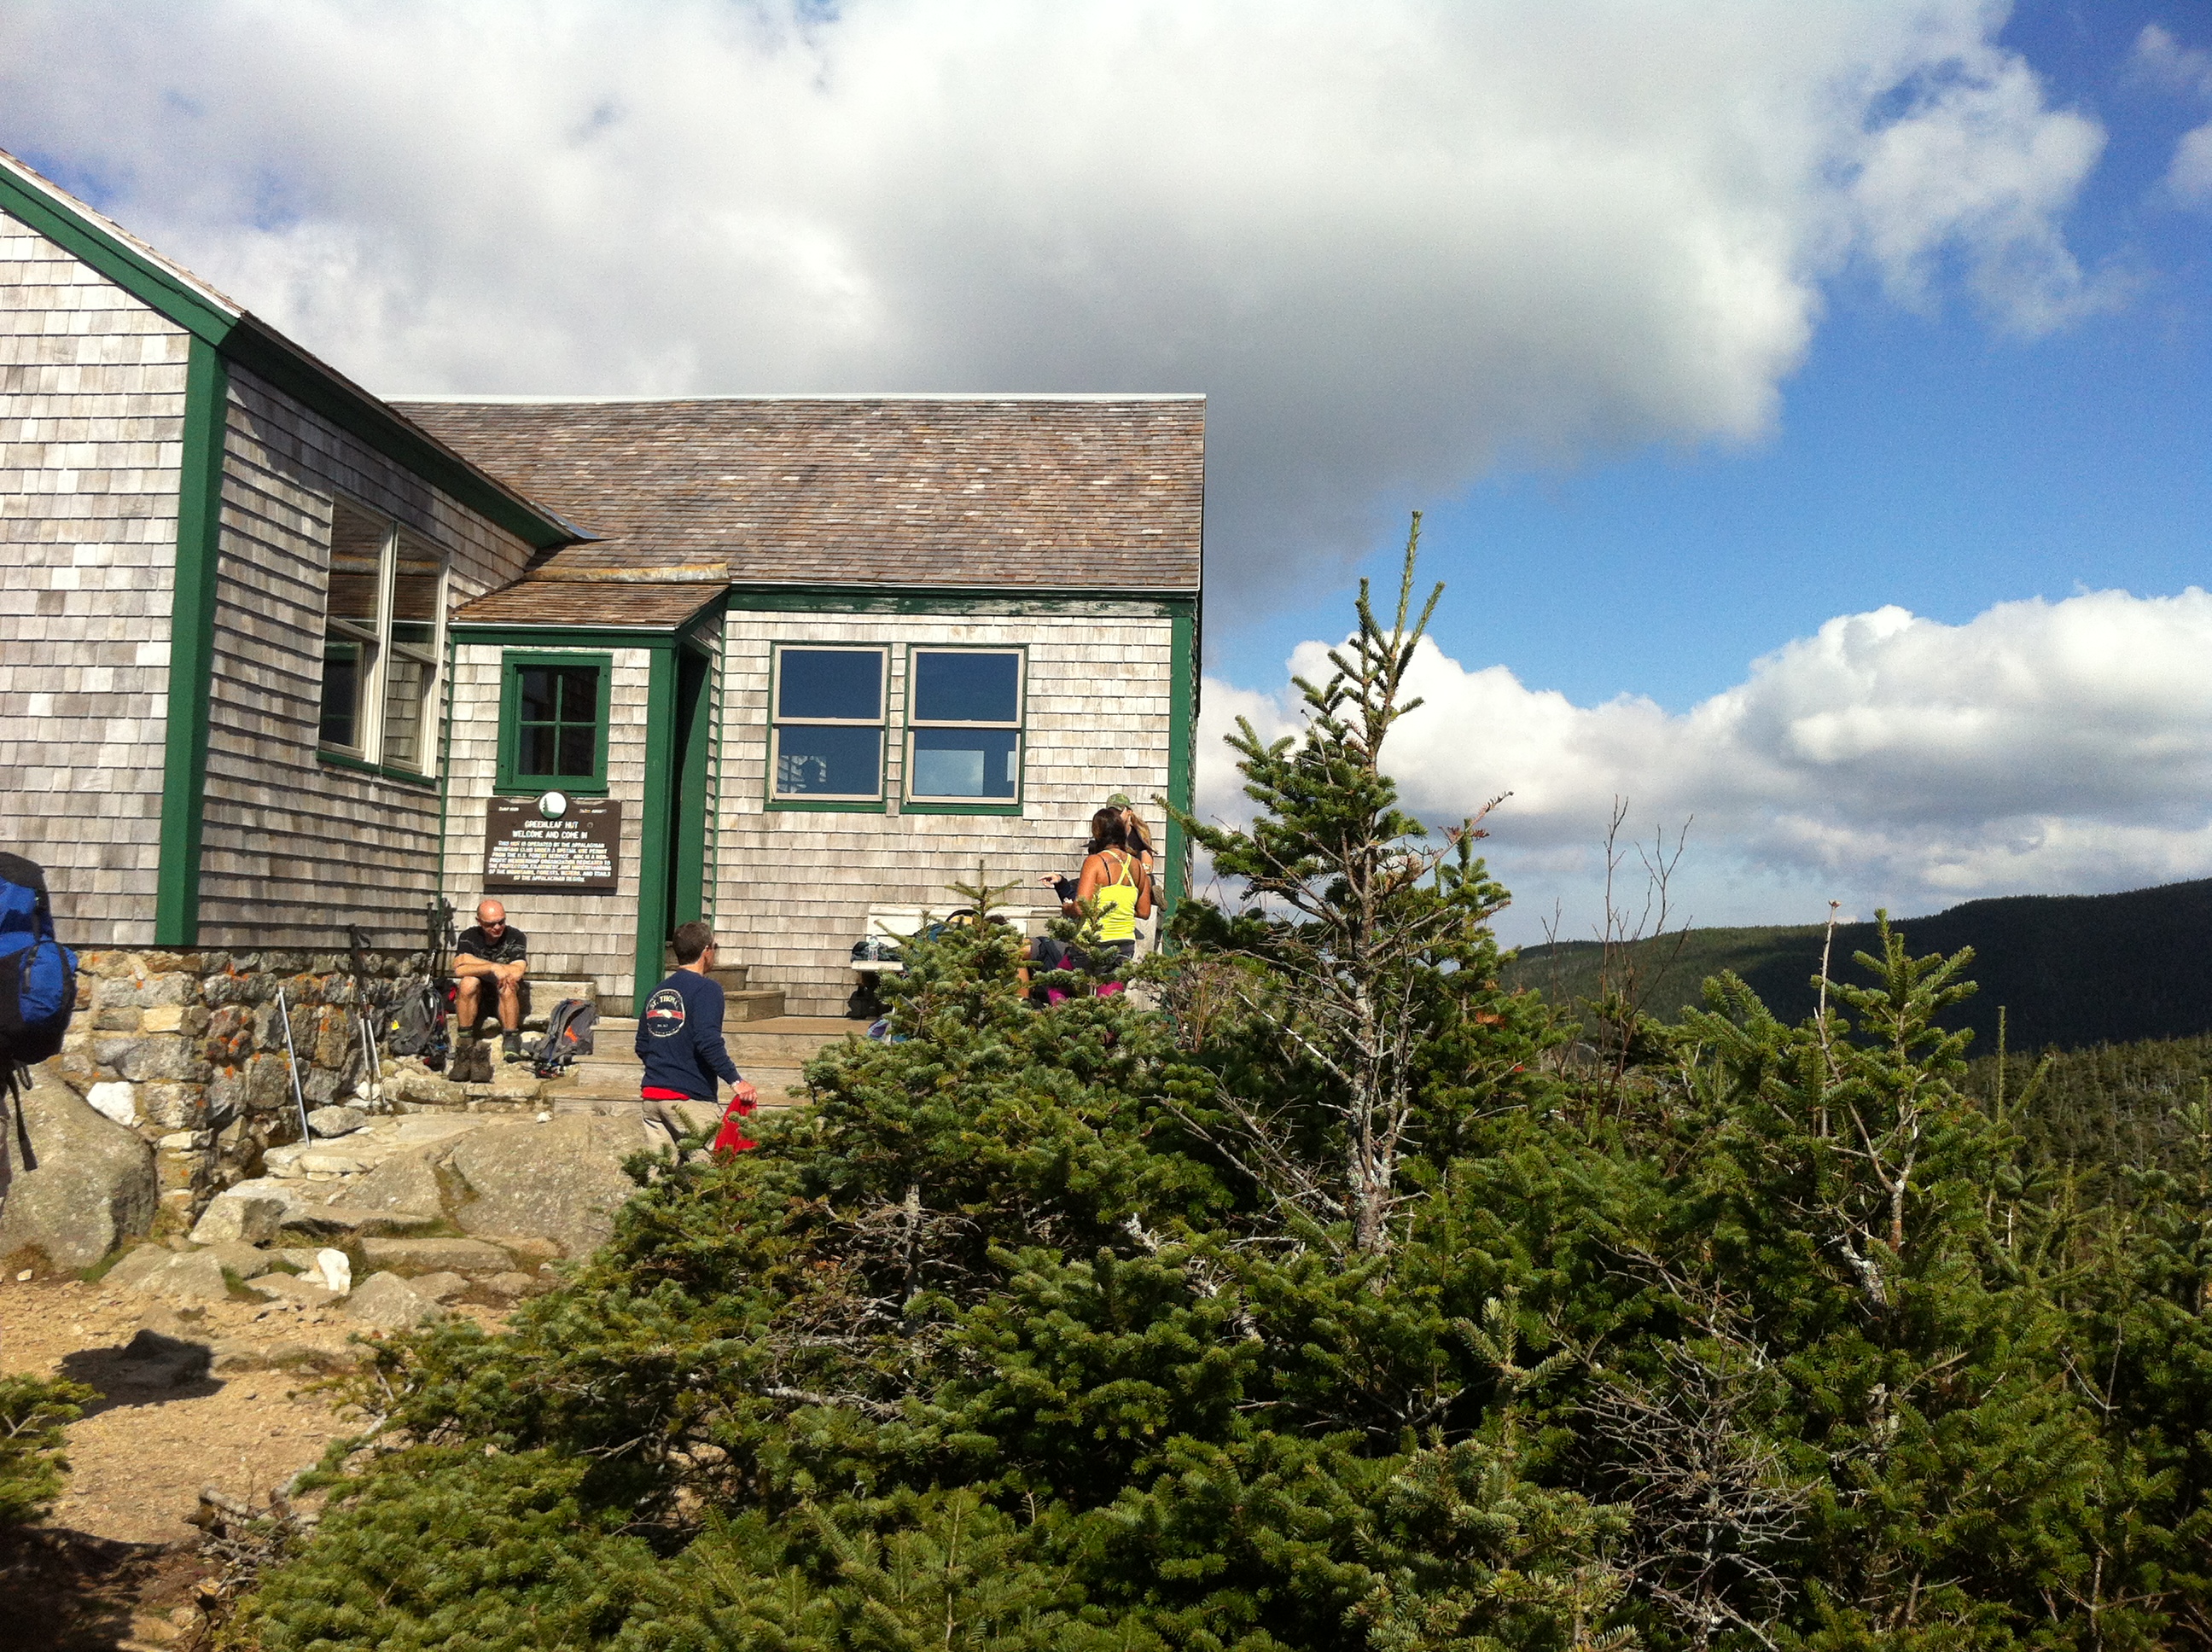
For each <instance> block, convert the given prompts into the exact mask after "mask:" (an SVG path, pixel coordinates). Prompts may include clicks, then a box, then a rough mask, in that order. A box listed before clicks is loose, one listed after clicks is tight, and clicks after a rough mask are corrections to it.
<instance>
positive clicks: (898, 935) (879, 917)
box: [853, 906, 1058, 975]
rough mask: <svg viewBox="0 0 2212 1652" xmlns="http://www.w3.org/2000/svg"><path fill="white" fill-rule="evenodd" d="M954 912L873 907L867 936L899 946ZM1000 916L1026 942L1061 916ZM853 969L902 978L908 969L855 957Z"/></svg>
mask: <svg viewBox="0 0 2212 1652" xmlns="http://www.w3.org/2000/svg"><path fill="white" fill-rule="evenodd" d="M954 910H957V908H953V907H951V906H944V907H870V908H868V917H867V934H868V937H869V938H871V939H874V940H887V941H890V942H891V943H892V944H895V945H896V944H902V943H904V942H907V941H910V940H912V939H913V938H915V935H917V934H919V933H920V932H921V926H922V923H923V920H925V919H927V920H928V921H930V922H933V923H942V922H943V921H944V920H945V914H947V913H949V912H952V911H954ZM999 915H1000V917H1002V918H1004V919H1006V921H1007V922H1008V923H1009V924H1012V926H1014V927H1015V928H1017V929H1018V930H1019V931H1020V932H1022V935H1023V937H1024V938H1025V939H1026V938H1029V937H1030V936H1033V935H1042V934H1043V933H1044V932H1045V928H1044V926H1045V925H1046V923H1047V922H1048V920H1051V919H1052V918H1054V917H1055V916H1057V915H1058V914H1055V913H1053V912H1047V911H1034V912H1023V913H1012V912H1001V913H1000V914H999ZM853 970H854V974H856V975H904V974H905V973H906V966H905V965H904V964H902V963H898V962H897V961H896V960H895V959H890V958H854V960H853Z"/></svg>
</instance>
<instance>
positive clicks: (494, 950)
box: [453, 924, 530, 963]
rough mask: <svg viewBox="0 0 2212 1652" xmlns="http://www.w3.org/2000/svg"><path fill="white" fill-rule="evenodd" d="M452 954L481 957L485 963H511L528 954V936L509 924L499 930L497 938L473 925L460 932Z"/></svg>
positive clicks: (464, 956) (463, 956)
mask: <svg viewBox="0 0 2212 1652" xmlns="http://www.w3.org/2000/svg"><path fill="white" fill-rule="evenodd" d="M453 955H454V956H455V957H462V958H482V959H483V961H484V962H485V963H514V962H515V960H517V959H518V958H526V957H529V956H530V938H529V937H528V936H527V935H526V934H524V933H523V932H521V931H520V930H519V929H517V928H516V927H515V926H513V924H509V925H508V926H507V927H506V928H505V929H503V930H501V931H500V934H499V938H498V939H497V940H494V939H492V938H491V937H490V936H489V935H487V934H485V933H484V932H483V929H482V928H481V927H480V926H477V925H475V924H471V925H470V926H468V927H467V928H466V929H465V930H463V931H462V932H461V938H460V939H459V940H457V941H455V942H454V943H453Z"/></svg>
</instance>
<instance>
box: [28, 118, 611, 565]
mask: <svg viewBox="0 0 2212 1652" xmlns="http://www.w3.org/2000/svg"><path fill="white" fill-rule="evenodd" d="M0 212H5V213H7V214H8V215H9V216H11V217H14V218H17V219H19V220H21V222H24V223H26V224H27V225H29V226H30V227H31V228H33V229H34V230H36V231H38V233H39V234H41V235H44V236H45V237H46V239H47V240H50V241H52V242H53V243H54V244H55V245H56V246H59V247H60V248H62V250H63V251H64V252H67V253H69V254H70V256H71V257H72V258H77V259H79V260H81V261H82V263H84V264H88V265H89V266H90V267H91V268H92V269H94V270H98V271H99V272H100V274H101V275H103V276H106V277H107V279H108V280H110V281H112V282H114V283H115V284H116V285H117V286H118V287H120V288H122V289H123V290H124V291H125V292H126V293H129V294H130V295H131V296H132V297H133V298H135V299H137V301H139V302H140V303H142V304H143V305H145V306H146V307H148V308H149V309H151V310H153V311H155V313H158V314H160V315H161V316H164V317H166V318H167V319H169V320H170V321H172V322H173V323H175V324H176V325H178V326H179V327H181V328H183V329H184V330H185V331H186V332H189V333H191V335H192V336H193V337H196V338H199V339H203V340H204V341H205V342H206V343H209V344H210V345H212V346H213V347H214V348H215V349H217V350H219V351H221V352H222V355H224V356H225V357H226V358H227V359H228V360H230V361H234V362H236V363H237V364H238V365H239V366H240V367H244V368H245V369H246V371H247V372H249V373H252V374H258V376H259V377H261V378H263V379H265V380H268V381H269V382H270V384H272V385H274V386H276V388H278V389H279V390H281V391H283V392H285V393H286V394H287V395H289V396H291V397H293V398H295V399H296V400H298V401H301V402H302V403H304V404H307V406H309V407H311V408H313V409H314V410H315V411H316V412H318V413H320V414H321V415H323V416H324V417H325V418H327V419H329V420H330V421H331V422H332V423H333V424H336V425H337V426H338V427H339V428H341V429H343V430H345V431H347V432H348V433H349V434H352V435H355V436H357V437H359V438H360V439H361V440H363V441H365V442H367V443H368V445H369V446H371V447H374V449H376V450H377V452H380V453H382V454H384V455H385V456H386V458H388V459H392V460H393V461H395V462H396V463H398V464H399V465H404V466H405V467H406V468H407V469H408V470H410V471H413V472H414V473H415V474H416V476H419V477H422V479H423V480H424V481H426V482H428V483H431V484H432V485H433V486H435V487H437V488H441V489H443V490H444V491H445V492H447V493H448V494H450V495H453V497H454V498H455V499H458V500H459V501H461V502H462V503H463V504H465V505H466V506H468V507H470V508H471V509H472V510H475V511H477V512H478V513H481V514H482V515H483V516H485V517H486V518H488V519H490V520H491V521H493V522H495V523H497V524H498V525H500V526H501V527H503V528H505V529H507V531H509V532H510V533H513V534H514V535H515V536H516V537H517V538H520V539H521V540H523V541H524V542H525V543H526V544H531V545H533V546H536V547H537V548H538V549H539V550H546V549H550V547H552V546H555V545H563V544H570V543H572V542H573V541H574V540H575V539H576V538H579V537H580V536H579V535H578V534H577V533H576V531H574V529H573V528H571V527H570V526H569V525H568V524H567V523H566V522H563V521H562V519H560V518H559V517H557V516H556V515H554V514H552V513H550V512H548V511H545V510H544V509H542V508H540V507H538V506H537V505H536V504H535V503H533V502H532V501H530V500H528V499H526V498H525V497H523V495H520V493H517V492H516V491H515V490H514V489H513V488H511V487H509V486H508V485H507V483H504V482H502V481H501V480H500V479H499V478H498V477H494V476H491V475H489V474H488V473H487V472H485V471H483V470H481V469H479V468H478V467H477V466H476V465H472V464H471V463H470V462H469V461H468V460H466V459H463V458H462V457H461V456H460V455H459V454H458V453H455V452H453V450H452V449H450V448H448V447H447V446H444V445H443V444H442V443H441V442H439V441H437V440H435V438H433V437H432V436H430V435H429V434H428V433H426V432H424V431H423V430H422V429H420V428H417V427H416V426H415V425H413V424H411V423H410V422H408V421H407V420H406V419H405V418H404V417H403V416H400V415H399V414H398V413H396V412H395V411H393V410H392V408H391V407H390V406H389V405H388V404H386V403H384V402H383V401H380V399H378V398H376V397H375V396H373V395H371V394H370V393H369V392H368V391H366V390H364V389H362V387H361V386H359V385H357V384H356V383H354V382H353V380H350V379H348V378H347V377H346V376H345V375H344V374H341V373H339V372H338V371H337V369H336V368H334V367H331V366H329V365H328V364H327V363H325V362H324V361H319V360H318V359H317V358H316V357H315V356H314V355H311V354H309V353H308V352H307V350H305V349H301V347H300V346H299V345H297V344H295V343H293V342H292V341H291V340H290V339H289V338H287V337H284V335H283V334H282V333H280V332H278V331H276V329H275V328H273V327H271V326H270V325H268V324H267V323H266V322H264V321H263V320H261V319H259V318H258V316H255V315H252V314H251V313H248V312H247V311H246V310H245V309H244V308H242V307H240V306H239V305H238V304H236V303H235V302H234V301H232V300H230V299H228V298H226V297H225V296H224V295H222V294H221V293H219V292H217V291H216V289H215V288H212V287H210V286H209V285H208V284H207V283H206V282H204V281H202V280H201V279H200V278H199V277H198V276H195V275H193V274H192V272H191V270H187V269H185V267H184V266H183V265H182V264H177V263H175V262H173V261H172V260H171V259H169V258H165V257H163V256H162V255H161V253H160V252H156V251H155V250H154V248H152V247H151V246H148V245H147V244H146V243H145V242H143V241H142V240H139V239H138V238H137V236H135V235H133V234H131V233H130V232H129V231H128V230H126V229H125V228H123V227H122V226H121V225H120V224H118V223H116V222H114V221H113V220H112V219H111V218H108V217H106V216H105V215H103V214H101V213H100V212H99V211H97V210H94V208H92V207H90V206H88V205H87V204H86V203H84V202H82V201H80V200H78V199H77V198H76V197H75V196H73V195H71V194H70V193H69V191H66V190H64V189H63V188H62V187H61V186H60V185H58V184H56V183H54V182H53V181H52V180H51V179H46V178H42V177H40V175H39V174H38V173H36V172H34V171H33V170H32V169H31V168H30V167H27V166H25V165H24V164H23V163H22V162H21V161H19V160H17V159H16V158H15V156H14V155H9V154H8V153H7V152H6V151H5V150H4V149H0Z"/></svg>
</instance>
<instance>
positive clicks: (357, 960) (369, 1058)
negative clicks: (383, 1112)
mask: <svg viewBox="0 0 2212 1652" xmlns="http://www.w3.org/2000/svg"><path fill="white" fill-rule="evenodd" d="M346 941H347V943H348V946H349V950H350V951H352V953H353V987H354V1009H355V1016H354V1022H355V1024H356V1026H357V1027H358V1028H359V1029H360V1031H361V1048H362V1057H363V1060H364V1062H365V1064H366V1065H365V1066H364V1067H363V1071H364V1072H366V1073H367V1074H368V1082H369V1084H370V1085H371V1086H372V1088H373V1091H374V1094H373V1096H372V1099H374V1100H376V1101H382V1100H383V1099H384V1063H383V1062H382V1061H381V1060H378V1058H377V1054H376V1033H375V1030H374V1017H372V1016H371V1015H370V1013H369V1011H370V1007H371V1004H370V996H371V995H370V993H369V990H368V965H367V964H366V963H363V962H362V953H364V952H366V951H368V931H367V930H365V929H363V928H362V926H360V925H359V924H348V925H347V926H346Z"/></svg>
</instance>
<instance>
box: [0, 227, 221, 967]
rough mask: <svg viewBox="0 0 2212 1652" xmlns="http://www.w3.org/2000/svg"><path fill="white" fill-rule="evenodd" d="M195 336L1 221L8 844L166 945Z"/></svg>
mask: <svg viewBox="0 0 2212 1652" xmlns="http://www.w3.org/2000/svg"><path fill="white" fill-rule="evenodd" d="M187 346H188V337H187V335H186V334H185V331H183V330H182V329H181V328H179V327H177V326H175V325H172V324H171V323H170V322H168V321H167V320H165V319H163V318H161V316H159V315H157V314H156V313H155V312H153V311H152V310H150V309H149V308H148V307H146V306H144V305H143V304H141V303H140V302H139V301H137V299H135V298H133V297H131V295H129V294H127V293H125V291H124V290H123V289H122V288H119V287H118V286H117V285H115V284H114V283H113V282H111V281H109V280H107V279H106V277H105V276H101V275H100V274H99V273H98V272H97V271H95V270H93V269H91V268H90V267H89V266H88V265H86V264H82V263H81V262H79V261H78V260H77V259H76V258H74V257H72V256H71V255H70V253H68V252H64V251H63V250H62V249H61V248H60V247H58V246H56V245H54V243H53V242H52V241H50V240H47V239H46V237H44V236H43V235H40V234H37V233H35V232H33V231H32V230H31V229H29V228H27V227H26V226H24V225H23V224H21V222H17V221H16V220H15V219H14V218H12V217H9V216H6V215H5V214H0V841H4V842H6V843H8V844H9V847H12V848H15V849H16V850H18V851H19V852H20V853H24V854H26V855H28V856H30V857H31V858H32V859H36V860H38V861H40V862H41V863H42V864H43V865H45V866H46V873H47V878H48V881H49V884H50V887H51V888H52V892H53V896H54V902H55V907H56V910H57V913H58V919H59V921H60V925H61V927H62V932H63V934H64V938H67V939H69V940H70V942H72V944H77V945H101V946H130V945H143V944H148V943H149V942H150V941H151V940H152V939H153V938H154V896H155V882H156V878H157V873H158V870H159V862H160V851H161V760H162V740H163V736H164V732H165V730H166V726H167V722H166V719H167V701H166V696H167V687H168V637H169V608H170V597H171V592H172V589H173V577H174V571H175V558H176V519H177V488H178V467H179V460H180V447H179V443H180V441H181V439H182V433H183V425H184V410H185V357H186V353H187Z"/></svg>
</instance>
